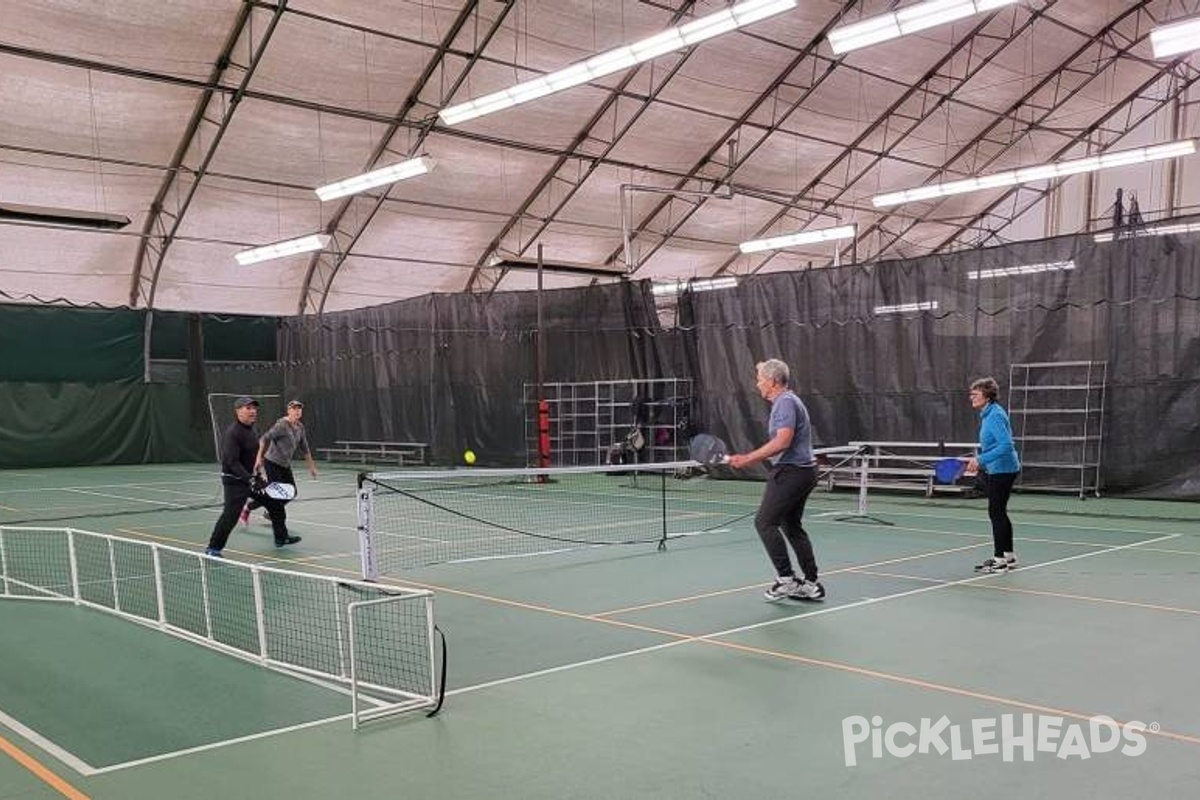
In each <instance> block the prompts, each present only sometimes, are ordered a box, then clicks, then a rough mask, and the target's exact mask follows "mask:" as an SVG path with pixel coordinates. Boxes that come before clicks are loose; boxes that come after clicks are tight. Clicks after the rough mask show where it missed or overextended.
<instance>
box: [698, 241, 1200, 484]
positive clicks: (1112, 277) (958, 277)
mask: <svg viewBox="0 0 1200 800" xmlns="http://www.w3.org/2000/svg"><path fill="white" fill-rule="evenodd" d="M1068 261H1069V262H1072V265H1073V268H1072V269H1062V270H1055V271H1045V272H1037V273H1030V274H1019V275H1011V274H1010V275H997V276H990V277H989V276H987V275H986V273H984V275H982V276H980V277H978V278H977V279H972V277H971V273H972V272H976V273H979V272H983V271H987V270H998V269H1004V268H1012V267H1018V266H1023V265H1024V266H1027V265H1040V264H1050V263H1056V262H1068ZM922 302H924V303H929V302H935V303H937V307H936V309H929V310H925V311H920V312H914V313H905V314H878V313H875V309H876V308H877V307H879V306H889V305H898V304H903V303H922ZM680 324H681V326H683V327H685V328H686V329H688V330H689V331H690V334H691V337H692V338H693V340H694V347H695V362H696V374H695V375H693V377H694V378H695V379H696V385H697V386H698V387H699V393H700V403H701V408H702V415H703V416H704V418H705V419H706V420H708V423H709V427H710V428H711V429H712V430H713V431H714V432H716V433H718V434H719V435H722V436H725V437H727V438H728V440H729V443H730V446H731V447H732V448H733V449H743V448H746V447H749V446H751V445H753V444H757V443H760V442H761V441H762V439H763V437H764V426H765V417H766V408H765V406H764V405H763V403H762V401H761V400H760V399H759V398H758V395H757V394H756V392H755V390H754V385H753V375H754V365H755V363H756V362H758V361H761V360H764V359H766V358H771V357H776V358H782V359H783V360H784V361H787V362H788V363H789V365H790V366H791V368H792V371H793V382H794V384H795V386H796V388H797V389H798V391H799V393H800V395H801V396H802V397H803V398H804V400H805V402H806V403H807V405H808V407H809V410H810V412H811V414H812V417H813V422H814V426H815V431H816V434H817V438H818V440H819V442H820V443H822V444H827V445H833V444H840V443H844V442H846V441H850V440H852V439H867V440H893V441H905V440H908V441H973V440H974V439H975V438H976V416H975V414H974V412H972V410H971V408H970V405H969V403H968V401H967V396H966V390H967V386H968V384H969V382H970V381H971V380H972V379H974V378H978V377H981V376H985V375H991V376H994V377H995V378H996V379H997V380H998V381H999V382H1000V383H1001V387H1002V389H1001V391H1002V394H1001V399H1002V401H1003V400H1004V399H1005V397H1006V396H1007V393H1006V386H1005V384H1007V382H1008V373H1009V365H1010V364H1013V363H1028V362H1061V361H1107V362H1108V391H1107V396H1106V398H1105V406H1106V408H1105V414H1104V452H1103V469H1102V472H1101V477H1102V483H1103V485H1104V486H1105V487H1106V490H1108V491H1113V492H1130V493H1132V492H1138V493H1142V494H1145V495H1147V496H1160V497H1197V496H1200V468H1198V467H1197V462H1198V460H1200V457H1198V454H1200V413H1198V412H1200V236H1198V235H1197V234H1189V235H1187V236H1186V238H1184V237H1176V236H1149V235H1144V236H1136V237H1132V238H1126V239H1119V240H1117V241H1115V242H1106V243H1098V242H1096V241H1094V239H1093V238H1092V237H1091V236H1090V235H1088V236H1077V237H1064V238H1059V239H1052V240H1044V241H1038V242H1030V243H1021V244H1013V245H1007V246H1004V247H997V248H991V249H986V250H975V251H969V252H963V253H959V254H954V255H947V256H941V257H937V256H933V257H926V258H922V259H917V260H912V261H897V262H886V263H880V264H872V265H865V266H856V267H847V268H842V269H832V270H810V271H805V272H791V273H783V274H771V275H763V276H760V277H755V278H752V279H747V280H744V281H743V282H742V284H741V285H740V286H739V287H738V288H737V289H735V290H731V291H714V292H703V293H691V294H688V295H686V296H685V297H684V298H683V300H682V302H681V308H680Z"/></svg>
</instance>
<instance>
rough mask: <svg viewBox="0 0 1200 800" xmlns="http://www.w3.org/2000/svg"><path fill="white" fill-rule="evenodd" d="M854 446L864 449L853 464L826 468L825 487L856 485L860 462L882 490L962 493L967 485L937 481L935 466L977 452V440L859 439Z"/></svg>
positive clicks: (870, 482) (871, 484)
mask: <svg viewBox="0 0 1200 800" xmlns="http://www.w3.org/2000/svg"><path fill="white" fill-rule="evenodd" d="M850 444H851V445H852V446H855V447H860V448H862V455H861V456H860V458H859V459H856V460H855V461H854V462H852V463H847V464H843V465H840V466H836V467H833V468H830V469H829V470H828V471H823V472H822V473H821V474H822V479H823V481H824V483H825V487H826V488H827V489H828V490H830V491H832V490H833V489H836V488H838V487H850V488H857V487H858V486H859V482H860V480H861V474H860V464H861V463H863V462H864V461H865V463H866V467H867V486H868V487H869V488H879V489H898V490H903V491H919V492H923V493H924V494H925V496H926V497H932V496H933V494H934V493H935V492H961V491H963V489H964V487H962V486H958V485H956V484H943V483H938V482H937V481H936V480H935V478H934V466H935V465H936V464H937V462H938V461H940V460H942V459H943V458H949V457H956V458H966V457H969V456H971V455H974V453H975V451H976V449H977V447H978V445H977V444H976V443H974V442H881V441H857V442H850Z"/></svg>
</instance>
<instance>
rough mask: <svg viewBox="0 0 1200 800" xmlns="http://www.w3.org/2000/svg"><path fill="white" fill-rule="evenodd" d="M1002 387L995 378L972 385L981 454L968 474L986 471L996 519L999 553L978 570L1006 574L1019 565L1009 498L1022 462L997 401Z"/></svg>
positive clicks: (994, 528)
mask: <svg viewBox="0 0 1200 800" xmlns="http://www.w3.org/2000/svg"><path fill="white" fill-rule="evenodd" d="M999 396H1000V385H999V384H998V383H996V379H995V378H980V379H979V380H977V381H975V382H974V383H972V384H971V408H973V409H975V410H976V411H978V412H979V453H978V454H977V455H976V457H975V458H972V459H971V460H970V461H969V462H968V463H967V471H968V472H975V471H980V468H981V467H982V470H981V471H982V472H984V473H985V474H984V476H983V477H984V486H985V487H986V490H987V499H988V517H989V518H990V519H991V520H992V542H993V544H994V545H995V553H994V555H993V557H992V558H989V559H988V560H986V561H984V562H983V563H982V564H980V565H979V566H977V567H975V569H977V570H979V571H981V572H1006V571H1008V570H1010V569H1012V568H1013V567H1015V566H1016V565H1017V554H1016V553H1015V552H1014V551H1013V526H1012V520H1010V519H1009V518H1008V498H1009V496H1010V495H1011V494H1012V489H1013V484H1014V483H1015V482H1016V480H1017V475H1018V473H1020V471H1021V459H1020V458H1018V456H1017V449H1016V447H1015V446H1014V445H1013V435H1012V426H1011V425H1010V424H1009V421H1008V412H1006V411H1005V410H1004V409H1003V408H1002V407H1001V405H1000V404H999V403H998V402H996V399H997V398H998V397H999Z"/></svg>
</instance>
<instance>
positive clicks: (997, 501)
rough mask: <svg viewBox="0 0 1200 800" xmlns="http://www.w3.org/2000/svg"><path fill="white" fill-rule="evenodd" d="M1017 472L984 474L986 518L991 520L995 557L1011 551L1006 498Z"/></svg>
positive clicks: (1011, 529)
mask: <svg viewBox="0 0 1200 800" xmlns="http://www.w3.org/2000/svg"><path fill="white" fill-rule="evenodd" d="M1019 474H1020V473H1017V472H989V473H988V474H987V475H985V476H984V488H985V489H986V491H987V499H988V518H989V519H990V520H991V521H992V544H993V545H994V546H995V548H996V553H995V555H996V558H1001V557H1003V556H1004V554H1005V553H1011V552H1013V526H1012V520H1011V519H1009V518H1008V498H1009V497H1010V496H1011V495H1012V490H1013V484H1014V483H1016V480H1017V475H1019Z"/></svg>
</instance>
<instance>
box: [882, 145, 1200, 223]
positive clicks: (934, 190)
mask: <svg viewBox="0 0 1200 800" xmlns="http://www.w3.org/2000/svg"><path fill="white" fill-rule="evenodd" d="M1195 152H1196V140H1195V139H1182V140H1180V141H1178V142H1169V143H1167V144H1160V145H1155V146H1153V147H1136V148H1134V149H1132V150H1116V151H1114V152H1111V153H1105V154H1104V155H1100V156H1088V157H1087V158H1077V159H1073V160H1071V161H1059V162H1056V163H1054V164H1041V165H1038V166H1033V167H1022V168H1021V169H1014V170H1009V171H1008V172H997V173H994V174H992V175H983V176H981V177H978V178H965V179H963V180H961V181H951V182H949V183H931V184H929V185H928V186H918V187H917V188H915V189H903V190H901V191H898V192H888V193H887V194H880V195H876V196H875V197H872V198H871V203H872V204H873V205H874V206H875V207H876V208H883V207H884V206H895V205H899V204H901V203H911V202H914V201H916V200H929V199H931V198H934V197H947V196H949V195H953V194H963V193H965V192H976V191H980V190H982V189H995V188H998V187H1003V186H1016V185H1017V184H1018V183H1031V182H1033V181H1042V180H1048V179H1050V178H1063V177H1066V176H1068V175H1078V174H1079V173H1081V172H1095V171H1096V170H1100V169H1108V168H1110V167H1124V166H1128V165H1130V164H1143V163H1145V162H1147V161H1161V160H1162V159H1165V158H1177V157H1179V156H1187V155H1191V154H1192V153H1195Z"/></svg>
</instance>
